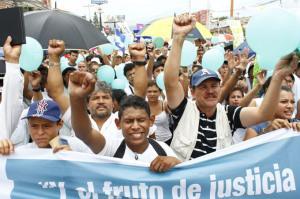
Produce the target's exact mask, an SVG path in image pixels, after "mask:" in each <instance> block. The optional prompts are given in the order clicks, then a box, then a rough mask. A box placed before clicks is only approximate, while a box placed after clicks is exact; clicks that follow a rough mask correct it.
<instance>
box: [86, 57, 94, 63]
mask: <svg viewBox="0 0 300 199" xmlns="http://www.w3.org/2000/svg"><path fill="white" fill-rule="evenodd" d="M93 58H94V55H88V56H86V58H85V61H86V62H90V61H91V60H92V59H93Z"/></svg>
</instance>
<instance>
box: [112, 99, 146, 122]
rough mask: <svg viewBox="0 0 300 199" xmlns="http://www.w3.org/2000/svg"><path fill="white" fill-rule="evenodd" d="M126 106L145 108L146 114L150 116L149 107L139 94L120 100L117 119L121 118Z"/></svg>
mask: <svg viewBox="0 0 300 199" xmlns="http://www.w3.org/2000/svg"><path fill="white" fill-rule="evenodd" d="M127 108H134V109H142V110H145V111H146V113H147V115H148V116H149V117H150V107H149V104H148V103H147V102H146V101H145V99H144V98H141V97H139V96H135V95H130V96H128V97H127V98H126V99H124V100H122V101H121V104H120V110H119V112H118V116H119V119H121V118H122V116H123V113H124V111H125V110H126V109H127Z"/></svg>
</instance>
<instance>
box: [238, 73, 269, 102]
mask: <svg viewBox="0 0 300 199" xmlns="http://www.w3.org/2000/svg"><path fill="white" fill-rule="evenodd" d="M257 80H258V83H257V84H256V85H255V87H254V88H253V89H251V91H250V92H249V93H247V95H245V97H243V99H242V100H241V103H240V106H241V107H246V106H248V105H249V104H250V103H251V101H252V99H254V98H255V97H256V95H257V93H258V92H259V90H260V89H261V88H262V86H263V84H264V83H265V80H266V79H265V77H264V71H261V72H260V73H258V74H257Z"/></svg>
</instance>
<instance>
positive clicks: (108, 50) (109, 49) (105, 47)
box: [99, 43, 116, 55]
mask: <svg viewBox="0 0 300 199" xmlns="http://www.w3.org/2000/svg"><path fill="white" fill-rule="evenodd" d="M99 47H100V49H101V51H102V52H103V54H105V55H110V54H112V53H113V51H114V50H116V47H115V46H114V45H113V44H111V43H107V44H102V45H100V46H99Z"/></svg>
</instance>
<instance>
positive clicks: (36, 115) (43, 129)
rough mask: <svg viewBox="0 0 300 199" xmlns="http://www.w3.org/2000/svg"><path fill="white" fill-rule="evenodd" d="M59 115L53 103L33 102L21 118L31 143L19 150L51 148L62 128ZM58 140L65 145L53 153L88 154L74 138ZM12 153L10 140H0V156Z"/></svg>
mask: <svg viewBox="0 0 300 199" xmlns="http://www.w3.org/2000/svg"><path fill="white" fill-rule="evenodd" d="M60 114H61V113H60V109H59V107H58V105H57V104H56V103H55V102H54V101H51V100H41V101H36V102H33V103H32V104H31V105H30V107H29V110H28V113H27V115H26V116H25V117H24V118H22V119H27V120H28V128H29V132H30V137H31V139H32V141H33V142H32V143H28V144H26V145H23V146H20V147H19V148H20V149H26V148H51V146H50V143H51V140H53V139H54V138H55V137H57V136H58V135H59V130H60V129H61V127H62V126H63V121H62V120H61V118H60ZM59 139H63V140H64V141H66V144H60V145H56V146H55V147H54V151H57V150H74V151H79V152H87V153H89V150H88V148H87V147H86V146H85V145H84V144H83V143H82V142H81V141H80V140H78V139H76V138H72V137H67V136H65V137H61V138H59ZM13 151H14V145H13V142H12V141H11V140H9V139H4V140H0V154H1V155H9V154H10V153H12V152H13Z"/></svg>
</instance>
